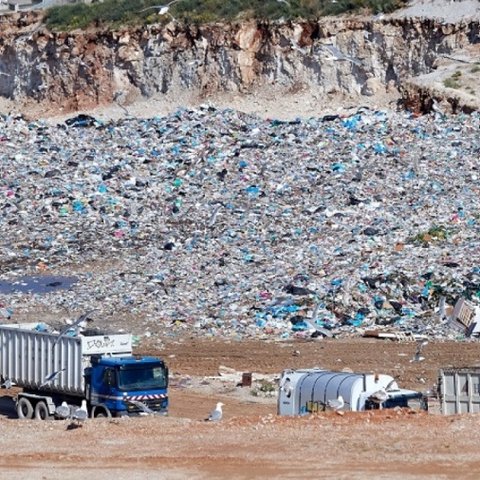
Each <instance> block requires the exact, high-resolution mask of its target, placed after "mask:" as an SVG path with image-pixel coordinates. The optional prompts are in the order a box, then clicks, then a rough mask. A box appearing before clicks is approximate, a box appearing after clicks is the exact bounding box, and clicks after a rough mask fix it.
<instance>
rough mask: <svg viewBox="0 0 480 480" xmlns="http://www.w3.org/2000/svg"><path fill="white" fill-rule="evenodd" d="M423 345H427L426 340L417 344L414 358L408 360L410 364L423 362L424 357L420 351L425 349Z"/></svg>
mask: <svg viewBox="0 0 480 480" xmlns="http://www.w3.org/2000/svg"><path fill="white" fill-rule="evenodd" d="M425 345H428V341H427V340H422V341H420V342H418V343H417V351H416V352H415V355H414V357H413V358H412V359H411V360H410V363H412V362H423V361H424V360H425V357H424V356H423V355H422V350H423V348H424V347H425Z"/></svg>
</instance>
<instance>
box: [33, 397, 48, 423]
mask: <svg viewBox="0 0 480 480" xmlns="http://www.w3.org/2000/svg"><path fill="white" fill-rule="evenodd" d="M34 417H35V420H50V419H51V418H52V416H51V415H50V412H49V411H48V407H47V404H46V403H45V402H44V401H43V400H40V401H39V402H38V403H37V404H36V405H35V415H34Z"/></svg>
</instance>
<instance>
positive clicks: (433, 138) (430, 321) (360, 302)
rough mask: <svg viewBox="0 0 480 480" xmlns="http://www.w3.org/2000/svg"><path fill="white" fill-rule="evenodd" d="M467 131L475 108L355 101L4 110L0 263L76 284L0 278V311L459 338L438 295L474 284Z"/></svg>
mask: <svg viewBox="0 0 480 480" xmlns="http://www.w3.org/2000/svg"><path fill="white" fill-rule="evenodd" d="M479 128H480V116H479V115H478V114H472V115H469V116H467V115H457V116H455V117H447V116H444V115H443V114H441V113H439V112H436V113H435V114H433V115H429V116H423V117H415V116H413V115H411V114H409V113H404V112H402V113H398V112H388V111H373V110H369V109H366V108H359V109H356V110H352V113H351V115H349V116H343V117H341V116H338V115H326V116H323V117H318V118H310V119H299V120H295V121H281V120H265V119H260V118H258V117H255V116H251V115H247V114H243V113H241V112H238V111H233V110H218V109H215V108H214V107H212V106H204V107H200V108H198V109H194V110H187V109H180V110H178V111H177V112H175V113H174V114H171V115H169V116H166V117H154V118H150V119H134V118H125V119H122V120H119V121H116V122H101V121H98V120H96V119H95V118H92V117H88V116H79V117H75V118H72V119H70V120H69V121H67V122H65V123H62V124H59V125H57V126H51V125H48V124H46V123H42V122H28V121H26V120H24V119H23V118H13V117H9V116H4V117H1V118H0V158H1V163H0V227H1V229H2V235H1V241H0V274H1V277H0V279H1V280H2V281H3V282H10V283H12V284H15V282H17V283H22V282H21V281H20V282H19V281H18V279H19V278H20V279H21V278H28V277H29V276H32V275H36V276H38V277H41V276H42V275H47V274H48V275H56V276H60V277H61V276H62V275H65V276H68V277H69V278H70V279H71V277H72V276H74V277H75V279H76V280H75V282H73V283H71V282H70V283H69V285H68V288H65V289H61V288H60V289H52V291H51V292H48V291H46V292H45V291H42V292H41V293H38V294H37V293H32V292H25V291H19V290H15V289H14V290H13V291H10V292H8V293H5V292H4V293H0V314H3V316H4V317H8V321H10V322H15V321H22V320H23V318H22V316H23V317H24V316H25V315H27V314H33V313H35V312H42V311H43V312H45V311H48V312H49V313H51V314H52V315H57V316H59V317H62V316H63V317H69V316H70V317H71V316H74V314H75V313H76V312H78V313H82V312H84V311H87V310H88V311H90V310H92V309H96V310H95V311H96V314H95V315H96V319H98V320H97V321H98V323H99V324H100V326H101V325H102V323H103V324H105V325H107V324H108V325H109V326H110V327H119V326H120V327H125V328H127V327H128V328H130V329H131V330H132V329H133V330H134V331H137V332H138V333H144V332H150V333H152V334H158V335H172V336H176V335H183V334H186V335H198V336H208V335H209V336H212V335H217V336H224V337H235V338H239V339H241V338H246V337H255V338H265V337H268V338H274V339H281V338H291V337H292V336H311V335H313V336H324V335H334V336H342V335H360V334H363V333H364V332H365V330H368V329H372V328H386V327H388V328H392V329H394V330H395V331H400V332H409V333H418V334H425V335H428V336H433V337H436V338H458V337H459V336H462V335H463V332H459V331H458V329H453V328H451V324H450V323H449V321H448V313H449V311H448V309H449V308H450V307H451V306H453V305H454V304H455V303H456V301H457V300H458V299H459V298H465V299H468V300H469V301H470V302H473V304H474V305H475V304H478V297H479V295H480V250H479V241H478V238H479V215H480V214H479V212H480V209H479V206H480V188H479V186H480V181H479V175H480V172H479V168H480V167H479V157H480V129H479ZM60 283H61V281H60ZM0 292H1V290H0Z"/></svg>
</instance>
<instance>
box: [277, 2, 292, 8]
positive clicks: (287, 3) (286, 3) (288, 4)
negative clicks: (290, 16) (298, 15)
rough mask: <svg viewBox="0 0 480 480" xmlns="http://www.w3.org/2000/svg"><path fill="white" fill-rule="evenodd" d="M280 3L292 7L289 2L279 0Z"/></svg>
mask: <svg viewBox="0 0 480 480" xmlns="http://www.w3.org/2000/svg"><path fill="white" fill-rule="evenodd" d="M277 2H278V3H284V4H285V5H287V6H289V7H291V5H290V2H289V1H287V0H277Z"/></svg>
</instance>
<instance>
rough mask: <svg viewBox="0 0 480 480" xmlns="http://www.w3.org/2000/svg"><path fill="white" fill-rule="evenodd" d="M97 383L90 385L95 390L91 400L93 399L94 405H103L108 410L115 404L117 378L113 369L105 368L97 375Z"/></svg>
mask: <svg viewBox="0 0 480 480" xmlns="http://www.w3.org/2000/svg"><path fill="white" fill-rule="evenodd" d="M98 379H99V382H98V384H97V385H92V388H93V389H94V390H95V392H94V394H93V395H92V399H93V398H95V399H96V401H95V404H96V405H99V404H104V405H106V406H108V408H112V407H113V406H114V402H115V400H116V399H115V394H116V393H117V391H116V385H117V377H116V372H115V369H114V368H111V367H105V368H104V369H103V372H102V373H101V374H100V375H99V378H98Z"/></svg>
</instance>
